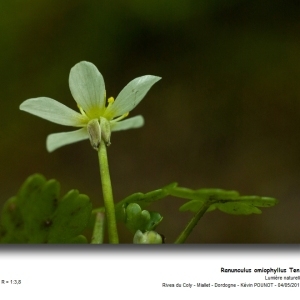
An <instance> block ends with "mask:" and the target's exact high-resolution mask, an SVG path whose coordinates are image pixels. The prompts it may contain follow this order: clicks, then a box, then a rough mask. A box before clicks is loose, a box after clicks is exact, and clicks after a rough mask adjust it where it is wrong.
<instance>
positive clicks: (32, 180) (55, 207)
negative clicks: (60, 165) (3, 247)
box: [0, 174, 92, 244]
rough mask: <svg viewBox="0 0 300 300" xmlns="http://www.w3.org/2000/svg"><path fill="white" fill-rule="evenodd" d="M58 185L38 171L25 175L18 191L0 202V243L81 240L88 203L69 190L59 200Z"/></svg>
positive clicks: (88, 211) (71, 241)
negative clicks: (0, 204)
mask: <svg viewBox="0 0 300 300" xmlns="http://www.w3.org/2000/svg"><path fill="white" fill-rule="evenodd" d="M59 191H60V185H59V183H58V182H57V181H56V180H53V179H52V180H49V181H47V180H46V179H45V178H44V177H43V176H42V175H39V174H35V175H32V176H30V177H28V178H27V180H26V181H25V182H24V184H23V185H22V187H21V188H20V190H19V192H18V194H17V195H16V196H15V197H12V198H10V199H9V200H8V201H6V203H5V204H4V207H3V208H2V211H1V215H0V243H16V244H18V243H34V244H38V243H85V242H86V241H87V240H86V238H85V237H83V236H81V235H80V234H81V233H82V231H83V230H84V229H85V228H86V226H87V224H88V221H89V218H90V215H91V211H92V205H91V202H90V200H89V198H88V196H86V195H83V194H79V192H78V191H76V190H72V191H70V192H69V193H67V194H66V195H65V196H64V197H63V198H62V199H60V200H59Z"/></svg>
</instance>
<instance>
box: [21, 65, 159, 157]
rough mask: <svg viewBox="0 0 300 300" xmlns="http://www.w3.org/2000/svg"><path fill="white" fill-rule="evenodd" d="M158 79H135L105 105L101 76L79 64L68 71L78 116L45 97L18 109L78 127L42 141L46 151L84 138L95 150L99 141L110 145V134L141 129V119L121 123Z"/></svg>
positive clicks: (146, 77) (58, 122)
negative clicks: (44, 141)
mask: <svg viewBox="0 0 300 300" xmlns="http://www.w3.org/2000/svg"><path fill="white" fill-rule="evenodd" d="M160 79H161V78H160V77H157V76H152V75H145V76H141V77H138V78H135V79H134V80H132V81H130V82H129V83H128V84H127V85H126V86H125V87H124V88H123V90H122V91H121V92H120V93H119V95H118V96H117V98H116V100H115V101H114V99H113V98H109V99H108V101H107V102H108V104H107V106H106V92H105V85H104V80H103V77H102V75H101V73H100V72H99V71H98V69H97V68H96V66H95V65H93V64H92V63H90V62H86V61H82V62H80V63H78V64H76V65H75V66H74V67H73V68H72V69H71V72H70V76H69V86H70V90H71V93H72V95H73V98H74V99H75V101H76V102H77V106H78V108H79V111H80V113H78V112H76V111H74V110H72V109H70V108H68V107H67V106H65V105H64V104H61V103H60V102H58V101H56V100H53V99H51V98H47V97H39V98H32V99H28V100H26V101H24V102H23V103H22V104H21V105H20V109H21V110H24V111H26V112H28V113H31V114H33V115H36V116H38V117H41V118H43V119H46V120H48V121H51V122H54V123H57V124H61V125H66V126H74V127H81V128H80V129H79V130H75V131H70V132H61V133H54V134H50V135H49V136H48V137H47V142H46V146H47V150H48V151H49V152H51V151H54V150H55V149H57V148H59V147H62V146H65V145H68V144H71V143H75V142H78V141H82V140H85V139H88V138H89V139H90V141H91V144H92V146H93V147H94V148H95V149H98V147H99V145H100V141H101V138H103V139H104V141H105V142H106V143H107V144H110V134H111V131H118V130H126V129H130V128H138V127H141V126H143V124H144V119H143V117H142V116H136V117H133V118H129V119H127V120H125V121H121V120H122V119H124V118H126V117H127V116H128V113H129V112H130V111H131V110H132V109H133V108H135V107H136V106H137V105H138V104H139V102H140V101H141V100H142V99H143V98H144V96H145V95H146V93H147V92H148V91H149V89H150V88H151V87H152V85H153V84H154V83H155V82H157V81H158V80H160Z"/></svg>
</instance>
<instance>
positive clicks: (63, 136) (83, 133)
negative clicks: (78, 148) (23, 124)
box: [46, 127, 88, 152]
mask: <svg viewBox="0 0 300 300" xmlns="http://www.w3.org/2000/svg"><path fill="white" fill-rule="evenodd" d="M87 139H88V134H87V130H86V127H84V128H81V129H79V130H76V131H70V132H59V133H53V134H50V135H48V137H47V141H46V147H47V150H48V151H49V152H52V151H54V150H56V149H57V148H60V147H62V146H65V145H68V144H72V143H76V142H79V141H82V140H87Z"/></svg>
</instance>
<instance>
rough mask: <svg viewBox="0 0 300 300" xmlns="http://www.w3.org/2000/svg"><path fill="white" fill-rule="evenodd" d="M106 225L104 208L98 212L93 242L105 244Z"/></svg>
mask: <svg viewBox="0 0 300 300" xmlns="http://www.w3.org/2000/svg"><path fill="white" fill-rule="evenodd" d="M104 225H105V213H104V209H103V211H99V212H97V213H96V217H95V225H94V230H93V236H92V241H91V244H103V240H104Z"/></svg>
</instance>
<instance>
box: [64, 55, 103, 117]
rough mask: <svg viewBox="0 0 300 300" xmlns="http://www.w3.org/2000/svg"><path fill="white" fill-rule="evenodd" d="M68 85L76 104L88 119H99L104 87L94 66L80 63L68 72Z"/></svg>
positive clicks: (88, 63)
mask: <svg viewBox="0 0 300 300" xmlns="http://www.w3.org/2000/svg"><path fill="white" fill-rule="evenodd" d="M69 85H70V90H71V93H72V95H73V97H74V99H75V100H76V102H77V103H78V104H79V105H80V106H81V107H82V108H83V110H84V111H85V112H86V114H87V115H88V116H89V117H90V118H97V117H99V116H100V115H101V114H102V113H103V111H104V109H105V85H104V80H103V77H102V75H101V73H100V72H99V71H98V69H97V68H96V66H95V65H93V64H92V63H90V62H87V61H82V62H80V63H78V64H76V65H75V66H74V67H73V68H72V69H71V71H70V76H69Z"/></svg>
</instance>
